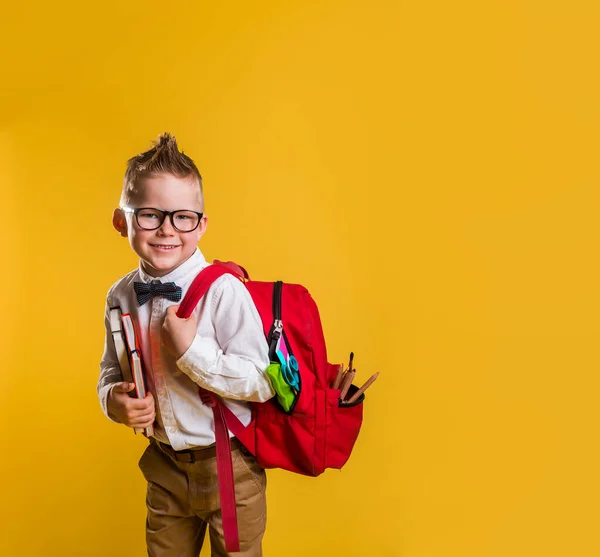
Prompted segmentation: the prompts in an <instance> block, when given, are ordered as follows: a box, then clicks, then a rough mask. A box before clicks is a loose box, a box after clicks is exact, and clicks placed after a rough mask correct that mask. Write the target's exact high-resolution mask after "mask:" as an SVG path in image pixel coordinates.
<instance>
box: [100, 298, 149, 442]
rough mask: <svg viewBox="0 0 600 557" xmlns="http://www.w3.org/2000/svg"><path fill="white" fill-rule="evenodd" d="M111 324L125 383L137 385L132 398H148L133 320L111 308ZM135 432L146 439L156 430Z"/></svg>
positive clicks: (145, 429)
mask: <svg viewBox="0 0 600 557" xmlns="http://www.w3.org/2000/svg"><path fill="white" fill-rule="evenodd" d="M110 324H111V332H112V335H113V339H114V341H115V348H116V350H117V354H118V358H119V366H120V367H121V375H122V377H123V381H127V382H129V383H133V384H134V385H135V389H134V390H133V392H132V393H130V396H134V397H135V398H144V397H145V396H146V380H145V378H144V377H145V373H144V364H143V361H142V352H141V350H140V347H139V342H138V340H137V335H136V334H135V325H134V324H133V318H132V317H131V314H129V313H125V314H123V315H121V309H120V308H118V307H117V308H111V309H110ZM135 432H136V433H139V432H143V433H144V435H145V436H146V437H152V436H153V435H154V428H153V427H152V426H150V427H147V428H135Z"/></svg>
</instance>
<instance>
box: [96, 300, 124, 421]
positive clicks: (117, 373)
mask: <svg viewBox="0 0 600 557" xmlns="http://www.w3.org/2000/svg"><path fill="white" fill-rule="evenodd" d="M110 307H111V306H110V292H109V295H108V296H107V299H106V308H105V311H104V327H105V329H106V331H105V337H104V353H103V355H102V360H101V361H100V378H99V380H98V385H97V387H96V390H97V391H98V397H99V398H100V406H101V408H102V412H104V415H105V416H106V417H107V418H108V419H109V420H111V421H113V422H115V423H119V422H118V421H117V420H115V419H114V417H113V416H111V415H110V414H109V413H108V408H107V407H106V402H107V400H108V395H109V394H110V390H111V389H112V387H113V385H114V384H115V383H118V382H119V381H122V376H121V368H120V367H119V359H118V357H117V351H116V349H115V343H114V341H113V337H112V332H111V329H110Z"/></svg>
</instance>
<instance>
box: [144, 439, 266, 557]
mask: <svg viewBox="0 0 600 557" xmlns="http://www.w3.org/2000/svg"><path fill="white" fill-rule="evenodd" d="M231 454H232V460H233V472H234V477H235V499H236V509H237V519H238V529H239V536H240V552H239V553H233V554H229V553H227V551H226V550H225V543H224V539H223V523H222V519H221V507H220V502H219V487H218V483H217V459H216V457H215V456H214V451H213V453H211V456H210V457H209V458H202V459H200V460H196V462H193V463H186V462H180V461H178V460H176V459H175V457H174V456H172V455H171V454H170V453H169V452H168V451H167V450H165V449H163V448H162V447H161V446H160V445H159V444H157V443H155V442H151V443H150V444H149V445H148V448H147V449H146V451H145V452H144V454H143V455H142V458H141V459H140V462H139V467H140V469H141V471H142V473H143V474H144V477H145V478H146V480H147V481H148V490H147V494H146V506H147V508H148V516H147V520H146V544H147V546H148V556H149V557H198V555H199V554H200V549H201V548H202V544H203V542H204V535H205V532H206V527H207V526H208V530H209V535H210V545H211V556H212V557H226V556H228V555H235V556H237V557H261V556H262V538H263V534H264V531H265V526H266V518H267V513H266V499H265V489H266V482H267V477H266V474H265V471H264V470H263V469H262V468H261V467H260V466H258V464H257V462H256V459H255V458H254V456H252V455H251V454H250V453H249V452H248V451H247V450H246V449H245V448H243V447H241V448H232V452H231Z"/></svg>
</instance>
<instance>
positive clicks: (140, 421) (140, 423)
mask: <svg viewBox="0 0 600 557" xmlns="http://www.w3.org/2000/svg"><path fill="white" fill-rule="evenodd" d="M155 419H156V416H153V415H150V416H145V417H144V418H136V419H135V420H130V424H131V425H130V426H129V427H148V426H150V425H152V424H153V423H154V420H155Z"/></svg>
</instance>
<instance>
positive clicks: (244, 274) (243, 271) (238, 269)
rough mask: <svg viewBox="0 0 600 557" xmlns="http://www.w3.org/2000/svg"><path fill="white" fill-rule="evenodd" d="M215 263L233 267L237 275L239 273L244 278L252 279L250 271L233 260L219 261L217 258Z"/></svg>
mask: <svg viewBox="0 0 600 557" xmlns="http://www.w3.org/2000/svg"><path fill="white" fill-rule="evenodd" d="M213 263H214V264H215V265H223V266H224V267H227V268H228V269H231V270H232V271H233V272H234V273H235V274H236V275H239V276H240V277H241V278H243V279H244V280H250V275H249V274H248V271H246V269H244V267H242V266H241V265H238V264H237V263H234V262H233V261H219V260H218V259H215V260H214V261H213Z"/></svg>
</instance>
